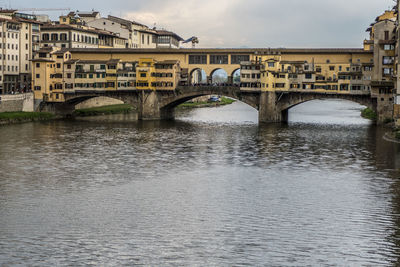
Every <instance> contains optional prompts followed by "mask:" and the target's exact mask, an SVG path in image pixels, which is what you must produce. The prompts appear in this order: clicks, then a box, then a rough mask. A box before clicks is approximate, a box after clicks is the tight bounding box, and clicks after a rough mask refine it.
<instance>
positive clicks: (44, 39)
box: [42, 33, 50, 41]
mask: <svg viewBox="0 0 400 267" xmlns="http://www.w3.org/2000/svg"><path fill="white" fill-rule="evenodd" d="M42 40H43V41H48V40H50V38H49V34H48V33H43V34H42Z"/></svg>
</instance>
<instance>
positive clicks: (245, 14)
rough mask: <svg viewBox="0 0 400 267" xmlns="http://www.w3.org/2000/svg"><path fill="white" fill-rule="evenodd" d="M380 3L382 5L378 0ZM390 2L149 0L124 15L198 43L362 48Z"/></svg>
mask: <svg viewBox="0 0 400 267" xmlns="http://www.w3.org/2000/svg"><path fill="white" fill-rule="evenodd" d="M382 2H384V3H382ZM391 4H392V1H391V0H387V1H378V0H351V1H348V0H324V1H321V0H246V1H241V0H203V1H201V2H200V1H196V0H187V1H185V2H183V1H179V0H166V1H162V2H161V1H157V0H150V1H147V2H146V4H143V5H141V6H140V7H139V8H138V9H137V10H135V11H131V12H126V13H125V14H124V17H125V18H138V20H141V21H142V22H144V23H146V24H149V25H153V24H154V23H155V22H156V23H157V26H158V27H163V28H167V29H170V30H172V31H175V32H177V33H178V34H180V35H182V36H183V37H184V38H186V37H190V36H193V35H195V36H198V37H199V39H200V46H202V47H241V46H250V47H265V46H271V47H282V46H286V47H333V46H335V47H360V46H361V44H362V40H363V38H364V37H365V36H366V34H365V28H366V27H367V26H368V25H369V23H370V22H371V21H373V19H374V18H375V17H376V16H377V15H378V14H379V13H380V12H382V11H383V10H385V8H388V7H389V6H390V5H391Z"/></svg>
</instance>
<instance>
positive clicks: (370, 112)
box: [361, 108, 377, 121]
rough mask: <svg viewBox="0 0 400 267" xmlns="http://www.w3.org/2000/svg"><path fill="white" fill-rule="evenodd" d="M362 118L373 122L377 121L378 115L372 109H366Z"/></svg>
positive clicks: (362, 112) (362, 113)
mask: <svg viewBox="0 0 400 267" xmlns="http://www.w3.org/2000/svg"><path fill="white" fill-rule="evenodd" d="M361 116H362V117H364V118H366V119H370V120H373V121H375V120H376V119H377V115H376V113H375V111H373V110H372V109H370V108H366V109H364V110H363V111H361Z"/></svg>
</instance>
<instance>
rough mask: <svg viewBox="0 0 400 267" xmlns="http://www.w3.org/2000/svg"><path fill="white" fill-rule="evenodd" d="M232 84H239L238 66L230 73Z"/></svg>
mask: <svg viewBox="0 0 400 267" xmlns="http://www.w3.org/2000/svg"><path fill="white" fill-rule="evenodd" d="M231 77H232V78H231V80H232V84H240V68H237V69H235V70H234V71H232V73H231Z"/></svg>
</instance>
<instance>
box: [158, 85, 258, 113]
mask: <svg viewBox="0 0 400 267" xmlns="http://www.w3.org/2000/svg"><path fill="white" fill-rule="evenodd" d="M206 95H220V96H226V97H230V98H234V99H236V100H238V101H241V102H243V103H245V104H247V105H249V106H251V107H252V108H254V109H257V110H258V109H259V103H260V98H259V96H260V95H259V94H258V93H254V94H242V93H241V92H240V88H239V87H233V86H229V87H218V86H204V87H191V88H186V89H185V90H184V91H183V90H182V92H181V93H178V94H171V96H170V97H166V98H164V99H163V100H162V101H161V102H160V109H163V110H173V109H174V108H175V107H176V106H178V105H180V104H182V103H184V102H186V101H189V100H191V99H194V98H196V97H200V96H206Z"/></svg>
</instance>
